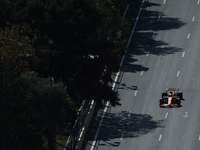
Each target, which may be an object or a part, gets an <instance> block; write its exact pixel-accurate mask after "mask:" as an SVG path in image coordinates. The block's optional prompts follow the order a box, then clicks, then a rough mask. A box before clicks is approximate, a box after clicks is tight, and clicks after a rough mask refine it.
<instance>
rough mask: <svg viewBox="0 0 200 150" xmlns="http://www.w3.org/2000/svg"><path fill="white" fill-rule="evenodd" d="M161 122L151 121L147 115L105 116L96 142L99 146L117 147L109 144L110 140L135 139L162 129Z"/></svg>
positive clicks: (125, 113)
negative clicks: (98, 142)
mask: <svg viewBox="0 0 200 150" xmlns="http://www.w3.org/2000/svg"><path fill="white" fill-rule="evenodd" d="M162 122H163V120H153V117H152V116H151V115H149V114H133V113H129V112H127V111H122V112H120V113H111V114H108V115H107V116H106V118H105V119H104V122H103V124H102V126H101V130H100V133H99V135H98V139H97V140H101V141H102V142H101V143H100V144H99V145H105V146H106V145H111V146H117V145H119V143H116V142H114V143H111V142H110V140H111V139H113V140H114V139H117V140H118V142H119V139H120V138H137V137H140V136H142V135H145V134H148V133H149V132H153V131H154V130H156V129H157V128H162V127H163V125H162Z"/></svg>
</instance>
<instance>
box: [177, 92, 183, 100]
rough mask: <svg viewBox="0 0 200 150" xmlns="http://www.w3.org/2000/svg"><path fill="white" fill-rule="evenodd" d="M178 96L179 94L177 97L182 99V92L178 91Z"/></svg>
mask: <svg viewBox="0 0 200 150" xmlns="http://www.w3.org/2000/svg"><path fill="white" fill-rule="evenodd" d="M178 96H179V99H180V100H182V99H183V92H179V93H178Z"/></svg>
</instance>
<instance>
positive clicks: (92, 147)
mask: <svg viewBox="0 0 200 150" xmlns="http://www.w3.org/2000/svg"><path fill="white" fill-rule="evenodd" d="M109 104H110V102H107V103H106V107H105V109H104V111H103V115H102V117H101V121H100V123H99V126H98V129H97V132H96V135H95V137H94V140H93V142H92V146H91V148H90V150H93V149H94V147H95V145H96V141H97V136H98V134H99V130H100V128H101V124H102V122H103V119H104V117H105V114H106V112H107V108H108V105H109Z"/></svg>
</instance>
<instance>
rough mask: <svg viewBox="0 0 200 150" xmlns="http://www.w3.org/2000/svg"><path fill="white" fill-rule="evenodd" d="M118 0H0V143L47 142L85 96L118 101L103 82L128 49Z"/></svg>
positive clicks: (34, 144)
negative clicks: (121, 33) (119, 35)
mask: <svg viewBox="0 0 200 150" xmlns="http://www.w3.org/2000/svg"><path fill="white" fill-rule="evenodd" d="M119 3H120V1H119V0H115V1H114V0H0V18H1V19H0V99H1V100H0V118H1V129H0V137H1V140H0V149H2V150H4V149H5V150H7V149H21V150H23V149H26V150H27V149H37V150H40V149H45V147H43V143H44V140H43V137H46V138H47V139H48V141H50V142H51V141H52V140H53V132H52V128H53V126H55V125H61V124H66V123H68V122H70V121H71V116H72V114H73V112H75V111H76V108H78V107H79V105H80V103H81V102H82V100H84V99H87V100H92V99H94V100H95V101H96V103H97V104H98V105H99V106H101V104H102V103H103V102H105V101H110V102H111V104H112V105H113V106H115V105H120V103H119V96H118V93H117V92H115V91H113V90H112V88H111V87H110V86H109V85H108V83H109V82H112V79H111V72H117V71H118V69H119V62H120V57H121V56H122V55H123V54H124V51H125V50H126V47H125V41H124V40H121V39H116V33H117V31H121V30H123V28H122V26H121V22H122V20H123V18H122V17H121V16H120V13H119V11H118V10H117V8H118V6H119ZM124 22H125V21H124Z"/></svg>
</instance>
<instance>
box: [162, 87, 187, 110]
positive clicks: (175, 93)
mask: <svg viewBox="0 0 200 150" xmlns="http://www.w3.org/2000/svg"><path fill="white" fill-rule="evenodd" d="M182 99H183V93H182V92H181V91H179V89H177V88H168V89H166V92H163V93H162V99H160V104H159V106H160V107H180V106H181V100H182Z"/></svg>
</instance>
